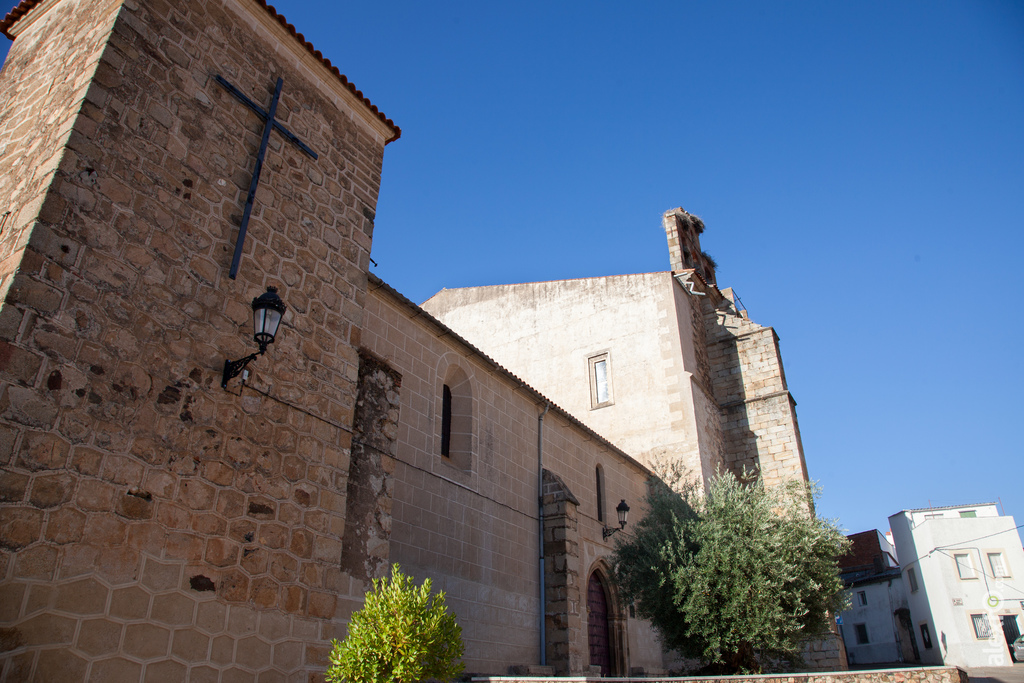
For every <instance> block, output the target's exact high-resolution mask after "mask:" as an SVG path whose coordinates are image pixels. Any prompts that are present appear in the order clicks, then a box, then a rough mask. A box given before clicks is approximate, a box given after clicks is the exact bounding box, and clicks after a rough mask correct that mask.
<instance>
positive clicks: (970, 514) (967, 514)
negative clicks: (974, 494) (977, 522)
mask: <svg viewBox="0 0 1024 683" xmlns="http://www.w3.org/2000/svg"><path fill="white" fill-rule="evenodd" d="M960 516H961V517H977V516H978V511H977V510H961V511H960Z"/></svg>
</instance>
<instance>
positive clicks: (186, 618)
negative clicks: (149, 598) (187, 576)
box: [150, 593, 196, 626]
mask: <svg viewBox="0 0 1024 683" xmlns="http://www.w3.org/2000/svg"><path fill="white" fill-rule="evenodd" d="M195 607H196V602H195V600H194V599H192V598H191V597H189V596H187V595H184V594H182V593H164V594H162V595H157V596H154V598H153V606H152V608H151V610H150V618H151V619H153V620H154V621H156V622H159V623H162V624H169V625H172V626H183V625H186V624H191V623H192V621H193V617H194V615H195Z"/></svg>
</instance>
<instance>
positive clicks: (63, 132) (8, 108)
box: [0, 0, 119, 300]
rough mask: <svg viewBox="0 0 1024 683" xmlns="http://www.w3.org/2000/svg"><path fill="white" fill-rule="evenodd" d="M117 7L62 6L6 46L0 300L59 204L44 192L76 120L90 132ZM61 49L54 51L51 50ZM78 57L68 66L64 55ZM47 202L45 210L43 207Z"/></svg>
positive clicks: (0, 89)
mask: <svg viewBox="0 0 1024 683" xmlns="http://www.w3.org/2000/svg"><path fill="white" fill-rule="evenodd" d="M118 7H119V3H118V2H115V1H113V0H100V1H97V2H84V1H81V0H65V2H61V3H59V4H58V5H57V6H56V7H54V8H53V9H52V10H51V11H50V12H48V13H47V14H46V16H44V17H43V18H41V19H40V20H39V21H38V22H37V23H36V26H34V27H32V29H31V30H26V31H25V33H24V34H23V35H20V36H19V38H18V40H17V41H16V42H15V43H14V44H13V45H12V46H11V50H10V52H9V53H8V55H7V61H6V62H5V63H4V67H3V72H2V73H0V168H3V169H4V170H5V172H4V173H0V224H2V229H0V300H2V299H3V297H4V296H6V294H7V289H8V288H9V287H10V284H11V280H12V278H13V275H14V272H15V270H16V269H17V268H18V266H19V265H20V263H21V259H22V254H23V251H24V249H25V244H26V242H27V240H28V239H29V237H30V236H32V237H33V239H35V240H36V241H37V242H38V241H40V240H44V239H46V238H47V237H49V236H47V235H43V234H39V231H37V234H35V235H31V233H32V230H31V228H32V227H33V226H34V225H36V221H37V219H38V218H39V217H42V218H43V219H44V220H52V219H53V218H54V217H55V215H56V214H57V213H59V212H60V211H61V209H62V206H63V203H64V202H63V201H62V199H61V198H60V196H59V195H57V194H56V193H52V192H49V193H48V191H49V190H50V184H51V182H52V181H53V177H54V174H55V173H56V172H57V168H58V166H59V165H60V163H61V160H62V158H63V156H64V150H65V145H66V143H67V140H68V137H69V135H71V134H72V129H73V127H74V126H75V125H76V120H77V119H79V118H81V117H84V118H85V120H84V121H80V122H77V125H79V126H85V127H92V126H95V122H94V121H93V118H95V116H96V110H97V106H96V102H95V100H96V97H97V95H98V93H99V90H98V89H97V86H96V85H94V77H95V79H96V82H97V83H103V82H105V79H106V78H107V77H108V76H109V70H108V68H107V67H103V68H101V69H100V72H99V73H98V74H97V73H96V71H97V67H98V66H99V65H100V56H101V55H102V48H103V45H104V43H105V42H106V39H107V37H108V35H109V34H110V30H111V26H112V24H113V21H114V19H115V17H116V16H117V10H118ZM55 44H56V45H60V46H62V49H59V50H54V49H51V48H52V46H53V45H55ZM69 54H73V55H79V56H80V57H79V58H78V59H74V60H69V59H67V55H69ZM44 199H48V200H49V201H48V203H46V204H45V205H44Z"/></svg>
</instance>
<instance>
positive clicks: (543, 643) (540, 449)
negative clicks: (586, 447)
mask: <svg viewBox="0 0 1024 683" xmlns="http://www.w3.org/2000/svg"><path fill="white" fill-rule="evenodd" d="M550 409H551V404H550V403H545V404H544V412H542V413H541V414H540V415H538V416H537V505H538V511H539V513H540V514H538V515H537V519H538V520H539V531H540V536H539V541H540V552H539V553H538V554H539V555H540V665H541V666H547V661H548V655H547V630H546V624H545V623H544V622H545V619H544V615H545V612H546V609H547V595H546V592H545V590H544V416H545V415H547V413H548V410H550Z"/></svg>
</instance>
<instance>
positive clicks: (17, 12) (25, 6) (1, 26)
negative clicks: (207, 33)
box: [0, 0, 402, 144]
mask: <svg viewBox="0 0 1024 683" xmlns="http://www.w3.org/2000/svg"><path fill="white" fill-rule="evenodd" d="M42 1H43V0H21V2H20V3H18V6H17V7H15V8H14V9H12V10H11V11H10V12H8V13H7V16H6V17H4V19H3V21H0V33H3V34H4V35H5V36H7V37H8V38H10V39H11V40H14V36H12V35H11V34H10V33H8V32H7V31H8V29H10V27H11V26H12V25H13V24H14V22H16V21H17V20H18V19H20V18H21V17H23V16H25V15H26V14H28V13H29V12H30V11H32V9H33V8H34V7H35V6H36V5H38V4H40V3H41V2H42ZM252 2H255V3H256V4H258V5H260V6H261V7H262V8H263V9H265V10H266V12H267V13H268V14H269V15H270V16H271V17H273V18H274V19H276V20H277V22H278V23H279V24H281V26H283V27H284V28H285V29H287V31H288V32H289V33H291V34H292V36H294V38H295V40H297V41H299V43H301V44H302V45H303V47H305V48H306V50H308V51H309V53H310V54H311V55H313V56H314V57H316V58H317V59H318V60H320V63H322V64H323V65H324V66H325V67H327V69H328V70H329V71H330V72H331V73H333V74H334V75H335V76H336V77H337V79H338V80H339V81H341V82H342V84H343V85H345V87H347V88H348V89H349V90H350V91H352V94H353V95H355V96H356V97H358V98H359V99H360V100H362V101H363V104H365V105H366V106H367V107H368V108H369V109H370V111H372V112H373V113H374V114H376V115H377V118H379V119H380V120H381V121H383V122H384V124H385V125H386V126H387V127H388V128H390V129H391V130H393V131H394V132H395V134H394V136H393V137H391V138H389V139H388V140H387V142H385V143H384V144H387V143H388V142H394V141H395V140H397V139H398V138H400V137H401V136H402V129H401V128H399V127H398V126H396V125H395V122H394V121H392V120H391V119H389V118H388V117H387V116H385V115H384V112H382V111H380V110H379V109H377V106H376V105H375V104H373V103H372V102H370V100H369V99H368V98H367V97H366V96H365V95H363V93H362V91H361V90H357V89H356V86H355V85H354V84H353V83H352V82H351V81H349V80H348V78H346V77H345V74H343V73H341V71H339V70H338V67H336V66H334V65H333V64H331V60H329V59H327V58H326V57H324V56H323V53H321V52H320V50H317V49H316V48H315V47H313V44H312V43H310V42H309V41H307V40H306V38H305V36H303V35H302V34H301V33H299V32H298V31H296V30H295V27H294V26H292V25H291V24H289V23H288V20H287V19H285V18H284V15H282V14H278V12H277V10H276V9H274V7H273V5H268V4H267V3H266V0H252Z"/></svg>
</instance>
